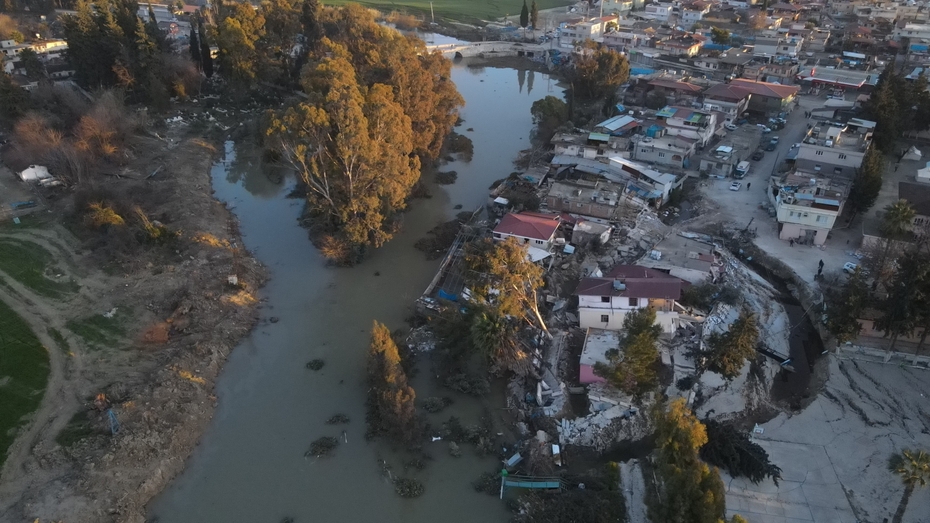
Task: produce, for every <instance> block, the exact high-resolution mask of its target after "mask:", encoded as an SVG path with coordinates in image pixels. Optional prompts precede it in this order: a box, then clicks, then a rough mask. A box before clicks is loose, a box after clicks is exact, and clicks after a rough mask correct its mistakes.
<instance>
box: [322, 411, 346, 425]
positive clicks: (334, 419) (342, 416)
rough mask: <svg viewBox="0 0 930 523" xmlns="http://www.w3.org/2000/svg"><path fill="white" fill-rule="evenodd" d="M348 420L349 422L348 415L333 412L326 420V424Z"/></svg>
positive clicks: (335, 423) (336, 423)
mask: <svg viewBox="0 0 930 523" xmlns="http://www.w3.org/2000/svg"><path fill="white" fill-rule="evenodd" d="M348 422H349V417H348V416H346V415H345V414H335V415H333V416H332V417H331V418H329V419H328V420H326V424H327V425H338V424H341V423H348Z"/></svg>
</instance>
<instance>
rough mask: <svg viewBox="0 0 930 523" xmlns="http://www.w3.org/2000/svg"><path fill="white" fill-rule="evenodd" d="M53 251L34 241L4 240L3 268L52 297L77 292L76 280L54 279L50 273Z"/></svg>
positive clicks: (0, 253) (0, 242)
mask: <svg viewBox="0 0 930 523" xmlns="http://www.w3.org/2000/svg"><path fill="white" fill-rule="evenodd" d="M53 261H54V260H53V258H52V254H51V253H50V252H48V251H47V250H45V249H44V248H42V247H40V246H39V245H36V244H34V243H31V242H25V241H19V240H12V239H2V240H0V270H2V271H3V272H5V273H7V274H9V275H10V277H11V278H13V279H14V280H16V281H18V282H19V283H21V284H23V285H25V286H26V287H29V288H30V289H32V290H33V291H35V292H36V294H41V295H42V296H45V297H48V298H62V297H64V296H66V295H68V294H71V293H73V292H76V291H77V290H78V285H77V284H76V283H74V281H72V280H68V279H61V280H54V279H51V278H49V277H48V276H46V272H55V271H54V270H50V265H51V264H52V262H53Z"/></svg>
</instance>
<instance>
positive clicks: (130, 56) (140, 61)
mask: <svg viewBox="0 0 930 523" xmlns="http://www.w3.org/2000/svg"><path fill="white" fill-rule="evenodd" d="M138 10H139V4H138V3H137V2H136V1H135V0H93V1H92V2H89V1H87V0H78V2H77V3H76V5H75V11H76V13H75V14H74V15H68V16H65V17H64V18H63V21H62V28H63V31H64V36H65V40H67V41H68V58H69V60H70V61H71V64H72V65H73V66H74V69H75V80H76V81H77V83H78V84H79V85H81V86H82V87H84V88H86V89H98V88H107V87H120V88H122V89H124V90H126V92H127V93H129V94H130V96H132V97H133V98H134V99H136V100H139V101H144V102H147V103H149V104H152V105H154V106H156V107H162V106H164V105H165V104H167V102H168V98H169V97H170V96H173V95H175V96H185V95H187V94H188V93H190V92H191V91H192V90H196V89H197V88H199V85H200V76H199V75H198V74H196V69H195V68H194V66H193V65H192V64H191V62H190V61H188V60H183V59H179V57H177V56H169V55H168V54H167V50H168V47H167V43H166V41H165V37H164V34H163V33H162V32H161V30H159V29H158V24H157V23H156V22H155V20H154V15H153V14H151V13H150V15H149V21H148V22H143V20H142V19H141V18H140V17H139V16H138ZM150 10H151V8H150Z"/></svg>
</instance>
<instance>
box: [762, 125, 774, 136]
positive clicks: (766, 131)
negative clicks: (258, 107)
mask: <svg viewBox="0 0 930 523" xmlns="http://www.w3.org/2000/svg"><path fill="white" fill-rule="evenodd" d="M770 132H772V130H771V129H769V128H768V127H766V126H764V125H763V126H762V134H768V133H770Z"/></svg>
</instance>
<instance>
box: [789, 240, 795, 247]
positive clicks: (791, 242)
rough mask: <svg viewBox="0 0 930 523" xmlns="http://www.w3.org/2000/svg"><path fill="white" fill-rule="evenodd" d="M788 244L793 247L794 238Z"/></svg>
mask: <svg viewBox="0 0 930 523" xmlns="http://www.w3.org/2000/svg"><path fill="white" fill-rule="evenodd" d="M788 243H789V244H791V246H792V247H794V238H792V239H790V240H788Z"/></svg>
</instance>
